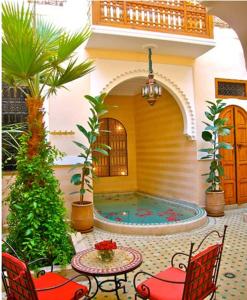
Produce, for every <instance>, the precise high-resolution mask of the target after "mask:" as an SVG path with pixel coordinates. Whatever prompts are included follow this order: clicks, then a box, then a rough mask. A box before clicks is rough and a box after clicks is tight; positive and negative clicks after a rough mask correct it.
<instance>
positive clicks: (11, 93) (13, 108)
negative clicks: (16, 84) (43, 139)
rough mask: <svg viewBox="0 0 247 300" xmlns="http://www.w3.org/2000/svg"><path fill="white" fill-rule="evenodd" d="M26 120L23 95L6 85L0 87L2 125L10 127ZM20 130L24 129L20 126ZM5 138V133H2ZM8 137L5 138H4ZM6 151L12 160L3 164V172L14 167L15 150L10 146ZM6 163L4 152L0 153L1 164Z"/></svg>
mask: <svg viewBox="0 0 247 300" xmlns="http://www.w3.org/2000/svg"><path fill="white" fill-rule="evenodd" d="M26 120H27V106H26V102H25V95H24V94H23V93H22V92H20V90H15V89H13V88H10V87H9V86H8V85H7V84H3V85H2V125H3V126H5V125H11V124H17V123H25V122H26ZM22 129H25V127H24V126H22ZM2 135H3V138H5V133H4V131H3V133H2ZM7 137H8V135H7V136H6V138H7ZM7 147H8V151H9V152H10V153H12V154H13V158H12V159H11V160H9V161H8V162H7V163H5V164H3V165H4V169H5V170H13V169H15V167H16V160H15V158H14V157H15V155H16V149H15V148H12V147H10V146H7ZM5 161H6V156H5V153H4V151H2V162H5Z"/></svg>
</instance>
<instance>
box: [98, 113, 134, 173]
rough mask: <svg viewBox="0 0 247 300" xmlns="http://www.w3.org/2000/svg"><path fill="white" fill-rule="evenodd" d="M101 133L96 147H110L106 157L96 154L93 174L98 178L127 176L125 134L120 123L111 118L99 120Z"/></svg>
mask: <svg viewBox="0 0 247 300" xmlns="http://www.w3.org/2000/svg"><path fill="white" fill-rule="evenodd" d="M100 130H101V133H100V135H99V136H98V138H97V141H96V145H100V144H106V145H109V146H110V147H111V151H110V152H109V155H108V156H105V155H102V154H100V153H97V154H96V157H97V159H98V162H97V164H96V165H95V173H96V175H97V176H99V177H108V176H127V175H128V159H127V133H126V130H125V128H124V126H123V124H122V123H121V122H119V121H118V120H116V119H112V118H103V119H101V120H100Z"/></svg>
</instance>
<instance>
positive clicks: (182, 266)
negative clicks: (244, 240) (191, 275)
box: [133, 225, 228, 300]
mask: <svg viewBox="0 0 247 300" xmlns="http://www.w3.org/2000/svg"><path fill="white" fill-rule="evenodd" d="M227 227H228V226H227V225H225V226H224V231H223V234H220V233H219V231H217V230H212V231H210V232H209V233H208V234H207V235H206V236H205V237H204V238H203V239H202V241H201V242H200V244H199V245H198V247H197V248H196V249H194V246H195V243H191V245H190V251H189V254H187V253H184V252H176V253H175V254H174V255H173V256H172V258H171V266H172V267H174V259H175V257H176V256H177V255H183V256H187V257H188V261H187V265H185V264H184V263H179V264H178V268H179V269H181V270H185V271H186V270H187V268H188V266H189V265H190V262H191V259H192V255H193V254H195V253H196V252H197V251H198V250H199V249H200V248H201V246H202V244H203V243H204V242H205V240H206V239H207V238H208V237H209V236H211V235H213V234H216V235H217V236H218V238H220V239H221V250H220V253H219V256H218V257H217V259H216V263H215V266H214V272H215V273H214V276H213V283H214V284H215V285H216V283H217V279H218V275H219V268H220V263H221V256H222V252H223V247H224V242H225V234H226V230H227ZM140 274H143V275H145V276H149V277H152V278H155V279H157V280H159V281H163V282H167V283H172V284H185V283H186V277H187V274H186V277H185V280H184V281H172V280H166V279H162V278H159V277H157V276H154V275H152V274H150V273H148V272H145V271H139V272H137V273H136V274H135V276H134V279H133V283H134V288H135V291H136V293H135V300H137V299H138V298H140V299H143V300H146V299H149V298H150V288H149V287H148V286H147V285H145V284H142V285H141V289H142V291H143V292H144V293H145V297H143V296H142V295H140V293H138V291H137V277H138V276H139V275H140ZM212 299H216V291H214V292H212V295H211V297H210V300H212ZM181 300H186V299H185V295H184V292H183V296H182V299H181Z"/></svg>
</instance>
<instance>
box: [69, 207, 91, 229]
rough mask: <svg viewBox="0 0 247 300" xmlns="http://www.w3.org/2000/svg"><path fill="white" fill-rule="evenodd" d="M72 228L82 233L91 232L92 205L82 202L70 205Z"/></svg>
mask: <svg viewBox="0 0 247 300" xmlns="http://www.w3.org/2000/svg"><path fill="white" fill-rule="evenodd" d="M71 223H72V227H73V228H74V229H75V230H77V231H80V232H82V233H86V232H90V231H92V230H93V224H94V220H93V203H92V202H90V201H84V202H83V204H81V203H80V202H73V203H72V212H71Z"/></svg>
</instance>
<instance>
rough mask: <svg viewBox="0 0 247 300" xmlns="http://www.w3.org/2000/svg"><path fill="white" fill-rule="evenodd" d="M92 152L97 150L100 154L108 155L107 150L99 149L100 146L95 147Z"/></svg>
mask: <svg viewBox="0 0 247 300" xmlns="http://www.w3.org/2000/svg"><path fill="white" fill-rule="evenodd" d="M93 152H98V153H101V154H103V155H106V156H107V155H108V152H107V151H106V150H104V149H101V148H95V149H93Z"/></svg>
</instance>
